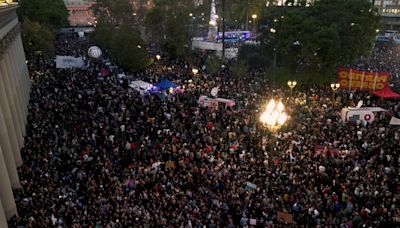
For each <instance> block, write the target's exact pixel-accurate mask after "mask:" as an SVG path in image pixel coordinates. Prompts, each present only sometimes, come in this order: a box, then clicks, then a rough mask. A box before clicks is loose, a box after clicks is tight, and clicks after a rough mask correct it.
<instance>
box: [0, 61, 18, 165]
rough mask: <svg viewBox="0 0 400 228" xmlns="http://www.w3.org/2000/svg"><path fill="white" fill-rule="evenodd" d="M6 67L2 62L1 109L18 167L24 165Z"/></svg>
mask: <svg viewBox="0 0 400 228" xmlns="http://www.w3.org/2000/svg"><path fill="white" fill-rule="evenodd" d="M5 73H6V71H5V66H4V62H3V61H0V109H1V111H2V113H3V116H4V120H5V123H6V126H7V133H8V137H9V139H10V143H11V146H12V151H13V153H14V159H15V162H16V165H17V166H20V165H22V159H21V154H20V152H19V146H18V141H17V137H18V135H17V132H16V128H15V125H14V120H13V113H12V111H11V106H10V103H9V102H8V101H9V100H11V96H10V95H9V94H8V93H7V92H8V90H7V89H6V86H7V85H6V83H5V81H6V80H5V77H6V76H5Z"/></svg>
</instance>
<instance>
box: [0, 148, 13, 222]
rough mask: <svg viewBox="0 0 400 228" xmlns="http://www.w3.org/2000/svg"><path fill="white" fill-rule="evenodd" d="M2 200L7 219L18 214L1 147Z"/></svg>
mask: <svg viewBox="0 0 400 228" xmlns="http://www.w3.org/2000/svg"><path fill="white" fill-rule="evenodd" d="M0 183H1V188H0V200H1V202H2V205H3V209H4V214H5V215H6V218H7V219H10V218H11V217H12V216H13V215H16V214H17V205H16V204H15V200H14V194H13V192H12V188H11V183H10V180H9V179H8V171H7V168H6V164H5V161H4V157H3V151H2V150H1V147H0Z"/></svg>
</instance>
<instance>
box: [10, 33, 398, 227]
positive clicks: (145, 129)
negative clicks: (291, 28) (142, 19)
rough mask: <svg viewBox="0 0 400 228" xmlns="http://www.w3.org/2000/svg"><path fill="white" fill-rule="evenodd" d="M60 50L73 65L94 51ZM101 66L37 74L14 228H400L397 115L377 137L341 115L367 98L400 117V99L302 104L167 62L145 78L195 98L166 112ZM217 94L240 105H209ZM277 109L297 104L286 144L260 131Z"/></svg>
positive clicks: (323, 98) (315, 91)
mask: <svg viewBox="0 0 400 228" xmlns="http://www.w3.org/2000/svg"><path fill="white" fill-rule="evenodd" d="M66 41H67V43H68V44H74V43H76V41H71V40H66ZM59 44H60V46H63V48H62V53H63V54H72V55H75V54H76V53H77V51H81V52H82V53H83V52H84V51H85V50H87V49H85V47H81V46H80V48H77V47H76V46H74V45H68V47H69V48H70V49H69V50H68V49H66V46H65V45H64V44H66V43H65V41H64V42H63V41H60V42H59ZM95 66H96V67H97V68H98V64H96V65H95ZM91 67H92V68H89V69H72V70H71V69H68V70H63V69H55V68H54V64H50V65H49V64H47V63H45V62H42V63H38V64H34V65H31V73H32V75H31V76H32V80H33V85H32V91H31V102H30V107H29V110H30V112H29V116H28V120H29V121H28V126H27V135H26V137H25V147H24V148H23V150H22V152H21V153H22V157H23V159H24V164H23V165H22V167H20V169H19V175H20V179H21V184H22V188H21V189H16V190H15V192H14V194H15V198H16V201H17V205H18V212H19V216H15V217H14V218H12V219H11V220H10V222H9V225H10V227H19V226H22V227H204V226H206V227H251V226H252V227H395V226H396V224H397V225H399V222H400V208H399V201H400V194H399V193H400V191H399V190H400V189H399V171H400V170H399V164H400V157H399V151H400V147H399V144H400V130H399V129H398V128H395V127H392V126H389V124H388V122H389V118H388V117H387V116H385V115H382V116H381V117H380V118H377V120H376V121H375V122H373V123H372V124H366V125H363V124H360V123H347V124H346V123H343V122H342V121H341V117H340V108H341V107H342V106H347V105H355V103H357V101H358V100H360V99H363V100H364V101H365V102H366V103H368V105H370V106H381V107H385V108H387V109H388V110H389V112H396V111H398V110H399V108H400V106H399V103H398V101H381V100H379V99H375V98H373V97H368V99H367V94H366V93H354V94H352V96H348V94H347V93H345V92H343V93H338V96H337V99H335V100H334V101H333V100H332V98H331V97H332V91H330V89H329V88H321V87H318V86H310V85H308V86H305V85H301V86H299V87H298V88H296V89H295V91H294V93H293V97H290V96H289V91H288V89H287V88H280V89H274V88H272V87H271V85H270V83H269V81H268V80H267V79H265V78H263V77H258V76H256V75H255V74H254V73H249V74H247V75H243V76H241V77H240V78H237V77H233V76H231V75H232V74H231V73H230V72H229V67H226V68H225V69H223V70H222V71H221V72H219V73H216V74H215V75H210V74H207V72H203V71H202V72H200V73H199V74H197V75H195V76H194V75H193V74H192V72H191V68H190V67H188V66H187V64H185V63H178V62H176V63H173V64H171V63H170V62H167V61H160V62H157V63H155V64H154V65H153V66H152V67H151V68H150V69H148V70H146V71H143V72H139V73H137V74H136V75H135V77H136V78H138V79H143V80H146V81H149V82H159V81H160V80H161V79H162V78H168V79H170V80H172V81H174V82H176V83H177V84H178V85H181V86H182V87H183V86H184V92H183V93H177V94H173V95H171V96H169V97H167V98H166V99H165V100H161V99H159V98H158V97H156V96H154V95H151V94H147V95H144V96H141V95H140V94H139V93H138V92H136V91H135V90H131V89H127V88H124V87H123V86H121V85H119V84H118V83H115V80H114V79H113V78H112V77H110V78H108V79H106V80H96V77H93V75H92V74H93V72H94V70H95V69H93V67H94V65H92V66H91ZM214 87H219V93H218V96H219V97H224V98H229V99H233V100H235V102H236V106H235V107H234V108H224V107H221V108H218V109H216V110H210V109H208V108H204V107H199V105H198V103H197V100H198V98H199V96H201V95H210V90H211V89H212V88H214ZM269 98H276V99H280V98H281V99H283V103H284V104H285V105H286V111H287V112H288V114H289V116H290V119H289V120H288V122H287V123H286V124H285V125H284V126H283V127H282V128H281V129H280V130H279V131H277V132H276V133H272V132H270V131H269V130H268V129H266V128H265V127H264V126H263V125H262V124H260V121H259V116H260V113H261V112H262V110H263V108H265V105H266V102H267V100H268V99H269ZM316 148H323V149H322V150H318V151H317V150H316Z"/></svg>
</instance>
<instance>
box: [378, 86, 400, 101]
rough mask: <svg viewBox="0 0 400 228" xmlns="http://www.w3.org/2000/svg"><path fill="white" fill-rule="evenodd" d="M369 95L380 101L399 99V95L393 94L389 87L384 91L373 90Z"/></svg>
mask: <svg viewBox="0 0 400 228" xmlns="http://www.w3.org/2000/svg"><path fill="white" fill-rule="evenodd" d="M371 93H372V94H373V95H375V96H378V97H380V98H382V99H389V98H400V94H397V93H395V92H393V91H392V90H391V89H390V88H389V87H385V88H384V89H381V90H374V91H371Z"/></svg>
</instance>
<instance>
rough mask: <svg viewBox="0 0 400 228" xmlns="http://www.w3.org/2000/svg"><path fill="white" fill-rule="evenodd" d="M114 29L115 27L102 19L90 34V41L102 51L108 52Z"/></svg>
mask: <svg viewBox="0 0 400 228" xmlns="http://www.w3.org/2000/svg"><path fill="white" fill-rule="evenodd" d="M114 29H115V27H113V26H112V25H111V24H110V23H107V22H106V21H104V20H103V18H100V19H99V21H98V23H97V26H96V29H95V31H94V32H93V33H92V40H93V41H94V42H95V43H96V44H98V45H100V46H101V47H102V48H103V49H107V50H109V49H110V48H111V43H112V39H113V31H114Z"/></svg>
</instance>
